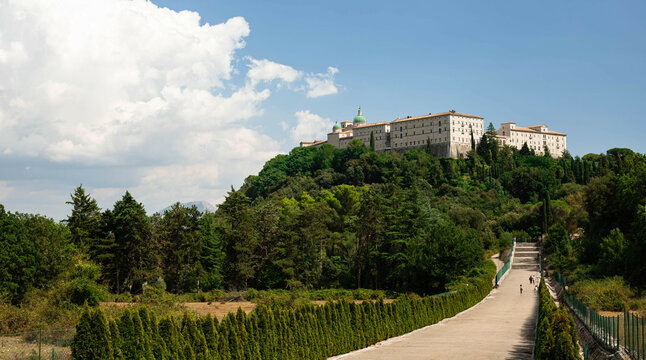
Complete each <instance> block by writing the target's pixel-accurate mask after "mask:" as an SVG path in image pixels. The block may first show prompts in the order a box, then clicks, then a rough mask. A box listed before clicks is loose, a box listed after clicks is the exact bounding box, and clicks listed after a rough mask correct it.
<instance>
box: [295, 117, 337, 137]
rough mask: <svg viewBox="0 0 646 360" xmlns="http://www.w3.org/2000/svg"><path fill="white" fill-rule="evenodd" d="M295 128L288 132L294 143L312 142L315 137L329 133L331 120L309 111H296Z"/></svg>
mask: <svg viewBox="0 0 646 360" xmlns="http://www.w3.org/2000/svg"><path fill="white" fill-rule="evenodd" d="M294 116H296V126H295V127H294V128H292V130H291V131H290V133H291V135H292V139H293V140H294V141H298V142H300V141H312V140H315V138H316V137H317V136H322V135H323V134H327V133H328V132H330V129H331V128H332V120H330V119H328V118H324V117H321V116H319V115H317V114H313V113H311V112H310V111H309V110H305V111H297V112H296V113H295V114H294Z"/></svg>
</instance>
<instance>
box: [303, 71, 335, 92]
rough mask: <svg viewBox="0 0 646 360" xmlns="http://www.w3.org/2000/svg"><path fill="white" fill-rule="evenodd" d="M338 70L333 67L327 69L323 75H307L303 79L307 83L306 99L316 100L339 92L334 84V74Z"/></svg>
mask: <svg viewBox="0 0 646 360" xmlns="http://www.w3.org/2000/svg"><path fill="white" fill-rule="evenodd" d="M338 72H339V69H337V68H335V67H332V66H330V67H328V68H327V73H325V74H320V73H319V74H308V75H307V76H306V77H305V82H306V83H307V97H308V98H317V97H320V96H325V95H332V94H336V93H338V92H339V90H338V89H337V85H336V84H335V83H334V74H336V73H338Z"/></svg>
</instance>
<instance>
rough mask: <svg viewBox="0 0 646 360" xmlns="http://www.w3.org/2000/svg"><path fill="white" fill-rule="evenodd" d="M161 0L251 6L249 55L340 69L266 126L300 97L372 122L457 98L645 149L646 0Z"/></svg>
mask: <svg viewBox="0 0 646 360" xmlns="http://www.w3.org/2000/svg"><path fill="white" fill-rule="evenodd" d="M156 3H158V4H159V5H161V6H167V7H169V8H171V9H175V10H181V9H192V10H196V11H198V12H199V13H200V14H201V15H202V18H203V21H206V22H221V21H224V20H225V19H227V18H230V17H232V16H244V17H245V19H246V20H247V21H248V22H249V24H250V26H251V34H250V36H249V37H248V39H247V40H246V41H247V46H246V48H245V49H244V50H243V53H245V54H249V55H251V56H266V57H269V58H271V59H274V60H275V61H278V62H282V63H287V64H290V65H291V66H294V67H296V68H321V67H325V66H327V65H328V64H332V65H333V66H335V67H337V68H338V69H339V73H338V74H337V76H336V79H337V82H338V83H339V84H341V85H342V88H341V89H342V90H341V91H340V93H339V94H338V95H336V96H332V97H329V98H325V99H316V100H312V101H309V102H308V101H303V100H302V99H293V98H291V97H285V98H281V99H276V100H275V104H271V105H272V106H268V107H267V111H266V115H265V116H264V117H263V119H259V123H262V124H267V125H268V126H271V125H269V124H274V123H276V122H280V121H281V120H280V119H284V118H289V117H290V116H291V115H292V112H293V110H292V109H294V108H299V107H303V108H308V109H311V110H312V112H315V113H317V114H319V115H321V116H324V117H328V118H331V119H333V120H335V121H336V120H341V119H349V118H351V117H352V116H353V114H354V111H355V110H356V107H357V106H358V105H361V106H362V107H363V109H364V112H365V113H366V116H367V117H368V119H369V121H385V120H389V119H394V118H396V117H397V116H402V115H419V114H425V113H428V112H440V111H445V110H448V109H456V110H458V111H462V112H466V113H473V114H477V115H481V116H484V117H485V118H486V119H485V121H491V122H493V123H494V125H496V127H498V125H499V123H500V122H504V121H516V122H517V123H519V124H522V125H533V124H537V123H545V124H547V125H548V126H549V127H550V128H552V129H553V130H555V131H562V132H565V133H567V134H568V135H569V136H568V147H569V148H570V151H571V152H572V153H573V154H579V155H584V154H587V153H590V152H594V153H599V152H603V151H605V150H607V149H609V148H612V147H629V148H632V149H634V150H636V151H639V152H642V153H643V152H646V142H644V141H642V134H643V133H644V132H646V121H643V119H644V115H643V114H645V113H646V66H644V64H645V63H646V41H644V39H646V21H644V20H643V19H644V18H645V16H646V11H645V10H646V3H644V2H639V1H616V2H608V1H571V2H562V1H543V2H482V1H455V2H448V1H429V2H420V1H412V2H411V1H397V2H391V1H387V2H386V1H352V2H348V1H325V2H316V3H314V2H302V1H281V2H279V3H278V4H276V3H275V2H263V1H236V2H228V1H208V2H206V1H182V2H176V1H159V2H156ZM609 125H610V126H609ZM613 125H614V126H613ZM617 125H619V126H617ZM292 145H293V144H292Z"/></svg>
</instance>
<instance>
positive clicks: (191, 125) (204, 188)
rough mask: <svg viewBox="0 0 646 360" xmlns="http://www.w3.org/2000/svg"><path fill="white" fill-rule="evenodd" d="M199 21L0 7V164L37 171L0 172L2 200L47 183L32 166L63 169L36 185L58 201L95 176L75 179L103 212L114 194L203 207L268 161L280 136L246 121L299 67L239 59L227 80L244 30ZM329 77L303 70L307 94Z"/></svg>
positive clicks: (96, 3)
mask: <svg viewBox="0 0 646 360" xmlns="http://www.w3.org/2000/svg"><path fill="white" fill-rule="evenodd" d="M200 20H201V18H200V15H199V14H198V13H196V12H193V11H180V12H176V11H173V10H170V9H167V8H161V7H158V6H157V5H155V4H153V3H151V2H149V1H145V0H61V1H54V2H52V1H49V0H0V79H1V80H0V167H3V164H5V165H6V164H8V165H11V164H16V163H20V162H23V164H22V166H23V167H24V165H27V164H31V163H34V164H40V167H39V166H38V165H35V166H34V168H33V169H32V171H31V173H32V174H31V175H29V180H30V182H26V181H23V180H21V179H17V178H16V177H15V176H14V178H12V179H9V180H8V181H5V180H7V178H6V176H2V175H0V199H1V198H5V199H9V200H10V201H20V200H17V198H15V196H13V195H8V194H9V192H10V191H12V189H18V190H19V191H18V190H16V191H13V192H14V193H20V192H21V193H23V194H26V192H25V191H24V190H27V189H26V188H25V187H26V186H35V185H34V184H45V183H46V181H50V180H49V179H50V177H51V173H46V172H45V171H44V170H42V169H43V168H44V167H48V168H58V169H61V168H62V167H64V168H65V169H67V170H65V171H68V172H69V175H66V177H65V178H64V179H60V180H57V181H60V182H59V183H56V184H54V183H51V184H49V185H47V186H49V187H48V188H47V186H46V185H39V186H41V188H40V189H39V190H38V191H39V192H47V191H50V192H54V191H56V192H57V196H52V197H51V198H52V199H54V198H56V199H57V200H56V201H59V200H60V198H61V196H62V197H67V196H68V195H69V192H71V189H72V188H73V186H76V185H78V183H79V182H81V180H79V178H81V177H82V176H86V175H87V174H101V176H99V175H87V177H86V178H84V180H82V182H83V183H84V184H85V186H87V188H88V189H89V190H92V189H95V190H96V192H97V200H99V199H101V201H105V202H108V203H107V204H106V203H104V204H103V205H104V206H108V205H111V202H113V201H114V200H115V196H117V195H116V194H123V191H121V190H125V189H129V190H131V192H132V193H133V195H135V196H139V197H138V200H139V201H142V202H144V204H146V207H147V208H148V209H149V210H153V211H154V210H158V209H159V208H163V207H165V206H167V205H169V204H170V203H173V202H175V201H189V200H207V201H211V202H215V201H217V200H221V199H222V197H223V196H224V194H226V191H227V190H228V189H230V186H231V185H239V184H241V182H242V180H243V179H244V177H245V176H247V175H249V174H252V173H254V172H257V171H258V170H259V169H260V168H261V166H262V164H263V163H264V162H265V161H267V160H268V159H269V158H271V157H273V156H274V155H276V154H277V153H279V152H280V147H281V143H282V142H281V141H280V140H278V141H277V140H276V139H272V138H270V137H268V136H266V135H264V134H262V133H261V131H262V128H254V129H251V128H249V125H246V124H247V120H249V119H252V118H254V117H258V116H261V115H262V113H263V109H262V105H263V103H264V102H265V101H267V99H268V98H269V97H270V96H271V90H270V88H269V87H270V86H280V84H281V83H287V84H293V83H297V82H301V81H303V72H302V71H299V70H296V69H294V68H292V67H290V66H288V65H283V64H279V63H276V62H273V61H271V60H268V59H261V60H258V59H254V58H249V57H247V58H244V60H246V61H247V63H246V66H245V67H244V69H245V70H246V71H247V72H246V74H245V75H246V76H244V78H243V80H240V77H234V76H233V75H234V74H237V73H238V71H239V70H240V69H237V68H236V64H240V63H241V62H240V60H241V58H240V56H236V54H237V52H238V51H239V50H240V49H242V48H243V47H244V46H245V45H246V44H245V38H246V37H247V36H248V35H249V34H250V28H249V24H248V23H247V22H246V20H245V19H244V18H242V17H234V18H231V19H228V20H227V21H225V22H223V23H219V24H214V25H211V24H208V23H206V24H200ZM242 64H244V62H242ZM337 71H338V70H336V69H335V68H329V69H328V73H327V74H309V75H307V76H306V77H305V82H306V83H307V86H308V89H309V91H308V92H307V96H308V97H317V96H322V95H324V94H331V93H335V92H336V87H335V86H334V74H335V73H336V72H337ZM274 80H277V82H275V81H274ZM240 82H241V83H240ZM330 87H332V88H334V91H332V90H331V88H330ZM299 113H300V112H299ZM310 115H313V116H317V115H314V114H310ZM319 119H320V117H319ZM316 121H322V120H316V119H315V123H316ZM310 126H311V124H310ZM316 126H318V125H316ZM297 128H298V129H299V130H297V132H298V134H299V136H301V134H304V135H309V134H314V133H313V132H308V131H307V130H305V129H301V128H300V127H299V126H297ZM293 136H294V135H293ZM43 164H44V165H43ZM8 165H7V166H8ZM12 166H13V165H12ZM5 168H6V167H5ZM106 169H107V170H106ZM110 169H112V170H110ZM56 171H58V172H62V170H56ZM37 174H39V175H37ZM16 176H17V175H16ZM24 176H25V177H26V176H27V175H24ZM37 176H40V180H42V181H40V180H39V178H36V177H37ZM25 179H27V178H25ZM31 180H33V181H31ZM3 181H4V182H3ZM27 184H29V185H27ZM66 187H69V190H67V191H66V193H64V194H60V189H61V188H66ZM31 193H33V194H36V193H35V192H33V191H32V192H31ZM43 198H44V197H43V196H42V194H40V195H38V194H36V195H34V197H33V199H31V200H29V201H31V203H34V204H37V203H38V202H39V201H40V199H43ZM25 201H26V200H25ZM52 201H53V200H52ZM50 205H51V204H50ZM58 206H60V207H63V208H65V205H64V202H61V203H60V205H58ZM52 207H53V205H52V206H49V207H45V206H44V205H43V208H47V209H51V208H52ZM18 210H21V211H33V212H39V211H38V210H37V209H33V208H29V209H18ZM57 215H58V214H54V216H57ZM59 217H60V216H59Z"/></svg>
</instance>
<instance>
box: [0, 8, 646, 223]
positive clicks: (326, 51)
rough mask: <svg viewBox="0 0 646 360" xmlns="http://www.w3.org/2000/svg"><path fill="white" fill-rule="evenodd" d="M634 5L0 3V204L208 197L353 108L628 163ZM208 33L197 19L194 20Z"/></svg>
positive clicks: (644, 106) (55, 208) (640, 38)
mask: <svg viewBox="0 0 646 360" xmlns="http://www.w3.org/2000/svg"><path fill="white" fill-rule="evenodd" d="M644 18H646V4H645V3H643V2H638V1H616V2H607V1H604V2H601V1H585V2H584V1H570V2H555V1H544V2H533V3H529V2H481V1H454V2H446V1H442V2H431V1H428V2H407V1H398V2H380V1H370V2H368V1H352V2H347V1H325V2H307V1H279V2H266V1H236V2H232V1H226V2H225V1H153V2H152V3H148V2H145V1H143V0H134V1H126V0H91V1H84V0H62V1H60V2H56V3H55V4H54V3H52V2H50V1H46V0H21V1H17V0H0V204H3V205H4V206H5V207H6V208H7V209H8V210H10V211H21V212H31V213H41V214H45V215H48V216H51V217H54V218H55V219H62V218H64V217H65V216H67V214H68V213H69V211H70V209H69V206H67V205H65V201H66V200H67V199H68V198H69V194H70V193H71V192H72V191H73V188H74V187H75V186H77V185H78V184H81V183H82V184H83V185H84V187H85V188H86V189H87V190H88V191H89V192H90V193H91V194H92V196H94V197H95V198H96V199H97V200H98V202H99V205H100V206H101V207H102V208H110V207H112V205H113V204H114V202H115V201H116V200H118V199H119V198H120V197H121V195H122V194H123V193H124V192H125V190H126V189H127V190H130V191H131V192H132V193H133V195H134V196H135V198H137V199H138V200H139V201H141V202H143V203H144V205H145V206H146V209H147V210H148V211H149V212H154V211H157V210H160V209H162V208H164V207H165V206H167V205H168V204H171V203H173V202H175V201H182V202H185V201H193V200H206V201H209V202H212V203H218V202H219V201H221V200H222V199H223V197H224V195H225V194H226V192H227V190H228V189H230V186H231V185H233V186H235V187H239V186H240V185H241V184H242V181H243V179H244V178H245V177H246V176H247V175H250V174H255V173H257V172H258V171H259V170H260V168H261V167H262V165H263V163H264V162H265V161H267V160H268V159H269V158H271V157H273V156H274V155H276V154H278V153H286V152H288V151H289V150H290V149H291V148H292V147H294V146H297V145H298V141H299V140H312V139H313V138H319V139H323V138H324V137H325V134H326V132H327V131H328V129H329V128H330V126H331V125H332V124H333V123H334V122H335V121H342V120H349V119H351V118H352V117H353V116H354V114H355V113H356V109H357V107H358V106H361V107H362V109H363V111H364V114H365V115H366V117H367V119H368V121H369V122H377V121H388V120H393V119H395V118H397V117H401V116H406V115H420V114H426V113H429V112H442V111H447V110H449V109H455V110H456V111H459V112H464V113H471V114H476V115H479V116H483V117H485V122H486V123H488V122H492V123H493V124H494V125H495V126H496V127H498V126H499V124H500V123H501V122H505V121H515V122H516V123H518V124H519V125H520V126H527V125H534V124H540V123H543V124H546V125H548V126H549V128H550V129H551V130H554V131H559V132H564V133H567V134H568V148H569V150H570V152H571V153H572V154H574V155H585V154H587V153H590V152H593V153H600V152H604V151H605V150H607V149H609V148H612V147H628V148H631V149H633V150H635V151H638V152H641V153H644V152H646V143H645V142H644V141H643V140H642V134H643V133H644V132H645V131H646V122H644V121H643V120H642V118H643V117H644V115H643V114H644V113H646V70H645V68H646V67H645V66H644V65H643V64H645V63H646V41H644V39H645V38H646V22H644V21H643V19H644ZM207 24H208V25H207Z"/></svg>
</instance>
